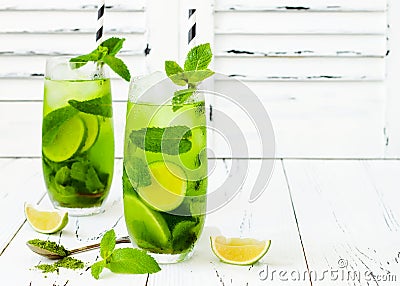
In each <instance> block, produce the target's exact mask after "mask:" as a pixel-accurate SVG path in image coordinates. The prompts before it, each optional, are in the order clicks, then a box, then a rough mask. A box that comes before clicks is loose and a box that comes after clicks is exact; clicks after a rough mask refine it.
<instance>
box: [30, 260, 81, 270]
mask: <svg viewBox="0 0 400 286" xmlns="http://www.w3.org/2000/svg"><path fill="white" fill-rule="evenodd" d="M35 267H36V268H37V269H40V270H42V272H43V273H50V272H57V273H58V272H59V270H60V268H61V267H62V268H67V269H72V270H77V269H82V268H83V267H85V264H84V263H83V261H81V260H78V259H75V258H72V257H64V258H63V259H61V260H59V261H56V262H54V263H53V264H39V265H36V266H35Z"/></svg>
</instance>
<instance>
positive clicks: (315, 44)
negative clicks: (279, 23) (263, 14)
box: [214, 35, 386, 57]
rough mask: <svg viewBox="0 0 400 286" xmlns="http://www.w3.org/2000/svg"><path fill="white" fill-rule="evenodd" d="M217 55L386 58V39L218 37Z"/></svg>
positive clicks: (343, 36)
mask: <svg viewBox="0 0 400 286" xmlns="http://www.w3.org/2000/svg"><path fill="white" fill-rule="evenodd" d="M214 50H215V52H214V54H215V55H216V56H225V57H226V56H268V57H275V56H276V57H301V56H306V57H313V56H319V57H321V56H322V57H383V56H385V54H386V38H385V36H368V35H357V36H356V35H352V36H349V35H319V36H315V35H303V36H302V37H301V40H299V37H298V36H295V35H292V36H287V35H278V36H277V35H267V36H258V37H254V35H216V37H215V47H214Z"/></svg>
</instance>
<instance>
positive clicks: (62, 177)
mask: <svg viewBox="0 0 400 286" xmlns="http://www.w3.org/2000/svg"><path fill="white" fill-rule="evenodd" d="M54 178H55V180H56V182H57V183H58V184H60V185H64V186H65V185H66V184H67V183H68V181H69V180H70V178H71V171H70V169H69V168H68V167H67V166H64V167H62V168H60V169H59V170H58V171H57V173H56V176H55V177H54Z"/></svg>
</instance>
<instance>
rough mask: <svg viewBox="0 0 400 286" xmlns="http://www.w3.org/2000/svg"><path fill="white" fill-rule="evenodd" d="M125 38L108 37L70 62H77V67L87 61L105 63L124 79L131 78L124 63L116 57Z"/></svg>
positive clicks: (128, 79)
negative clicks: (90, 50) (88, 51)
mask: <svg viewBox="0 0 400 286" xmlns="http://www.w3.org/2000/svg"><path fill="white" fill-rule="evenodd" d="M124 41H125V39H120V38H115V37H113V38H109V39H107V40H105V41H104V42H103V43H101V44H100V45H99V46H98V47H97V48H96V49H95V50H93V51H92V52H91V53H89V54H86V55H81V56H77V57H75V58H72V59H71V60H70V62H73V63H79V64H77V65H76V67H77V68H79V67H81V66H83V65H85V64H86V63H87V62H90V61H92V62H97V63H98V64H99V65H102V64H107V65H108V66H109V67H110V68H111V69H112V70H113V71H114V72H115V73H116V74H118V75H119V76H120V77H122V78H123V79H124V80H126V81H130V80H131V74H130V72H129V69H128V67H127V66H126V65H125V63H124V62H123V61H122V60H121V59H119V58H117V57H116V55H117V53H118V52H119V51H120V50H121V49H122V45H123V43H124Z"/></svg>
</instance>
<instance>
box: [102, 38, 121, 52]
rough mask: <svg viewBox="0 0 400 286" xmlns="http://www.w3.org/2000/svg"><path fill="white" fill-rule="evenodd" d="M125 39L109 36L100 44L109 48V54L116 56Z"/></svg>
mask: <svg viewBox="0 0 400 286" xmlns="http://www.w3.org/2000/svg"><path fill="white" fill-rule="evenodd" d="M124 41H125V39H120V38H116V37H112V38H109V39H107V40H105V41H104V42H102V43H101V44H100V45H101V46H102V47H106V48H107V49H108V55H110V56H115V55H116V54H118V52H119V51H120V50H121V49H122V45H123V44H124Z"/></svg>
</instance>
